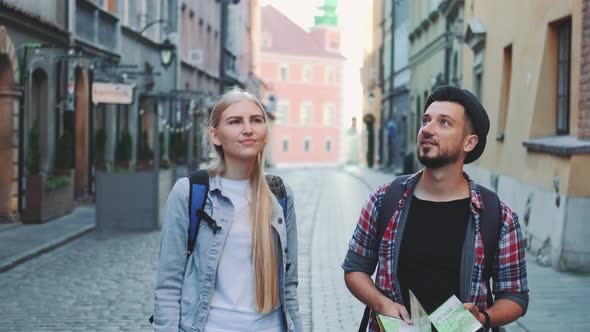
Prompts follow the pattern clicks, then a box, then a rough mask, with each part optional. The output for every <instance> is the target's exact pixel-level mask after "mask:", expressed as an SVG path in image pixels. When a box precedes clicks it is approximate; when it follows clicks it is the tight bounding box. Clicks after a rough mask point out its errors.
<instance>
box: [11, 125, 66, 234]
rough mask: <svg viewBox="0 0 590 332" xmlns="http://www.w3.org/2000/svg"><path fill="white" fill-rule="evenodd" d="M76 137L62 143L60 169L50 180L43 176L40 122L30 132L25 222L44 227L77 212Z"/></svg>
mask: <svg viewBox="0 0 590 332" xmlns="http://www.w3.org/2000/svg"><path fill="white" fill-rule="evenodd" d="M72 147H73V142H72V136H71V134H70V133H69V132H67V131H66V132H64V134H63V135H62V136H61V137H60V138H59V140H58V146H57V149H56V168H57V169H58V172H56V174H54V175H50V176H47V175H45V174H42V173H41V144H40V137H39V126H38V123H37V121H35V122H34V123H33V126H32V127H31V129H30V130H29V135H28V154H27V173H28V174H27V186H26V192H25V197H26V206H25V210H24V211H23V215H22V220H23V222H25V223H40V222H45V221H47V220H50V219H53V218H56V217H59V216H62V215H65V214H67V213H69V212H70V211H71V210H72V208H73V203H74V188H73V183H72V182H73V176H74V173H73V170H72V169H71V164H72V159H73V158H72Z"/></svg>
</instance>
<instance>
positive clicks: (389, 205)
mask: <svg viewBox="0 0 590 332" xmlns="http://www.w3.org/2000/svg"><path fill="white" fill-rule="evenodd" d="M410 176H411V174H410V175H400V176H398V177H396V178H395V180H393V182H392V183H391V184H390V185H389V187H387V191H386V192H385V194H384V195H383V198H382V199H381V206H380V207H379V210H378V211H377V235H376V237H375V243H376V244H377V249H379V245H380V244H381V240H383V235H384V234H385V230H386V229H387V225H389V222H390V221H391V217H393V214H394V213H395V210H396V209H397V207H398V206H399V201H400V200H401V199H402V197H403V196H404V192H405V189H406V188H405V186H404V182H405V181H406V180H407V179H409V178H410Z"/></svg>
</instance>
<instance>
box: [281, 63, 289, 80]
mask: <svg viewBox="0 0 590 332" xmlns="http://www.w3.org/2000/svg"><path fill="white" fill-rule="evenodd" d="M279 80H280V81H282V82H286V81H288V80H289V66H288V65H286V64H281V65H280V66H279Z"/></svg>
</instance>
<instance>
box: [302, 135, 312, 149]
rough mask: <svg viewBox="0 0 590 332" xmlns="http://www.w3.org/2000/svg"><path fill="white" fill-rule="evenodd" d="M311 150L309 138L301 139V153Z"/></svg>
mask: <svg viewBox="0 0 590 332" xmlns="http://www.w3.org/2000/svg"><path fill="white" fill-rule="evenodd" d="M310 150H311V138H309V137H306V138H304V139H303V151H305V152H309V151H310Z"/></svg>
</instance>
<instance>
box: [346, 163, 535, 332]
mask: <svg viewBox="0 0 590 332" xmlns="http://www.w3.org/2000/svg"><path fill="white" fill-rule="evenodd" d="M421 175H422V171H420V172H418V173H416V174H414V175H412V176H411V177H410V178H408V179H407V180H406V181H405V182H404V183H403V185H404V186H405V188H406V190H405V192H404V194H403V196H402V199H401V200H400V201H399V204H398V207H397V209H396V210H395V212H394V214H393V216H392V221H390V222H389V224H388V226H387V228H386V229H385V233H384V234H383V240H382V241H381V243H379V244H377V243H375V242H376V240H375V236H376V233H377V214H378V211H379V208H380V206H381V204H382V199H383V196H384V195H385V192H386V191H387V188H388V187H389V185H390V184H389V183H388V184H385V185H382V186H381V187H379V188H378V189H377V191H376V192H374V193H373V194H372V195H371V196H370V198H369V200H368V202H367V203H366V204H365V206H364V207H363V209H362V210H361V214H360V218H359V220H358V223H357V226H356V229H355V231H354V233H353V236H352V239H351V240H350V245H349V252H353V253H355V254H357V255H360V256H362V257H365V258H367V259H369V260H371V261H376V260H377V259H378V261H379V265H378V267H377V275H376V278H375V285H376V286H377V288H378V289H379V290H381V292H382V293H383V294H385V295H386V296H387V297H389V298H390V299H392V300H393V301H395V302H397V303H402V299H401V294H400V292H399V291H398V290H397V289H395V287H396V286H395V285H396V284H398V283H397V279H396V276H394V275H393V271H394V270H397V267H395V269H394V266H393V264H395V263H396V262H397V259H398V255H399V245H398V244H397V243H396V239H401V236H400V237H398V236H397V230H398V225H399V223H400V215H401V214H402V210H403V208H404V205H405V204H406V202H408V201H409V200H410V198H411V195H412V192H413V190H414V186H415V185H416V183H417V182H418V179H419V178H420V176H421ZM464 176H465V178H466V179H467V180H468V181H469V188H470V193H471V204H470V212H471V213H470V215H471V217H472V218H470V220H472V221H473V222H475V227H474V229H475V236H474V238H475V246H474V248H475V253H474V259H475V262H474V265H473V271H472V273H471V287H470V289H469V293H468V294H469V298H468V302H472V303H474V304H475V305H476V306H478V307H479V309H480V310H485V309H487V303H486V297H487V293H488V288H487V285H486V283H485V282H484V278H483V270H484V246H483V239H482V236H481V233H480V230H479V211H480V210H481V209H482V208H483V201H482V198H481V195H480V193H479V189H478V188H477V186H476V184H475V182H473V181H472V180H471V179H470V178H469V176H468V175H467V174H464ZM392 203H393V202H392ZM500 207H501V210H502V211H501V218H502V228H501V230H500V239H499V242H498V246H497V253H496V259H495V261H494V264H493V266H492V278H493V286H494V287H493V294H494V296H495V299H496V300H497V299H499V298H508V299H512V300H514V301H515V302H517V303H518V304H519V305H521V306H522V307H523V309H524V310H525V311H526V308H527V305H528V285H527V273H526V262H525V249H524V241H523V237H522V232H521V230H520V225H519V223H518V217H517V215H516V213H514V212H513V211H512V210H511V209H510V208H509V207H508V206H507V205H506V204H504V203H503V202H500ZM400 235H401V234H400ZM373 266H374V265H373ZM343 268H344V270H345V271H347V272H351V269H349V268H347V262H346V260H345V262H344V264H343ZM373 269H374V267H373ZM463 300H464V299H463ZM369 331H371V332H379V326H378V324H377V321H376V319H375V313H374V312H373V311H372V312H371V317H370V320H369Z"/></svg>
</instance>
